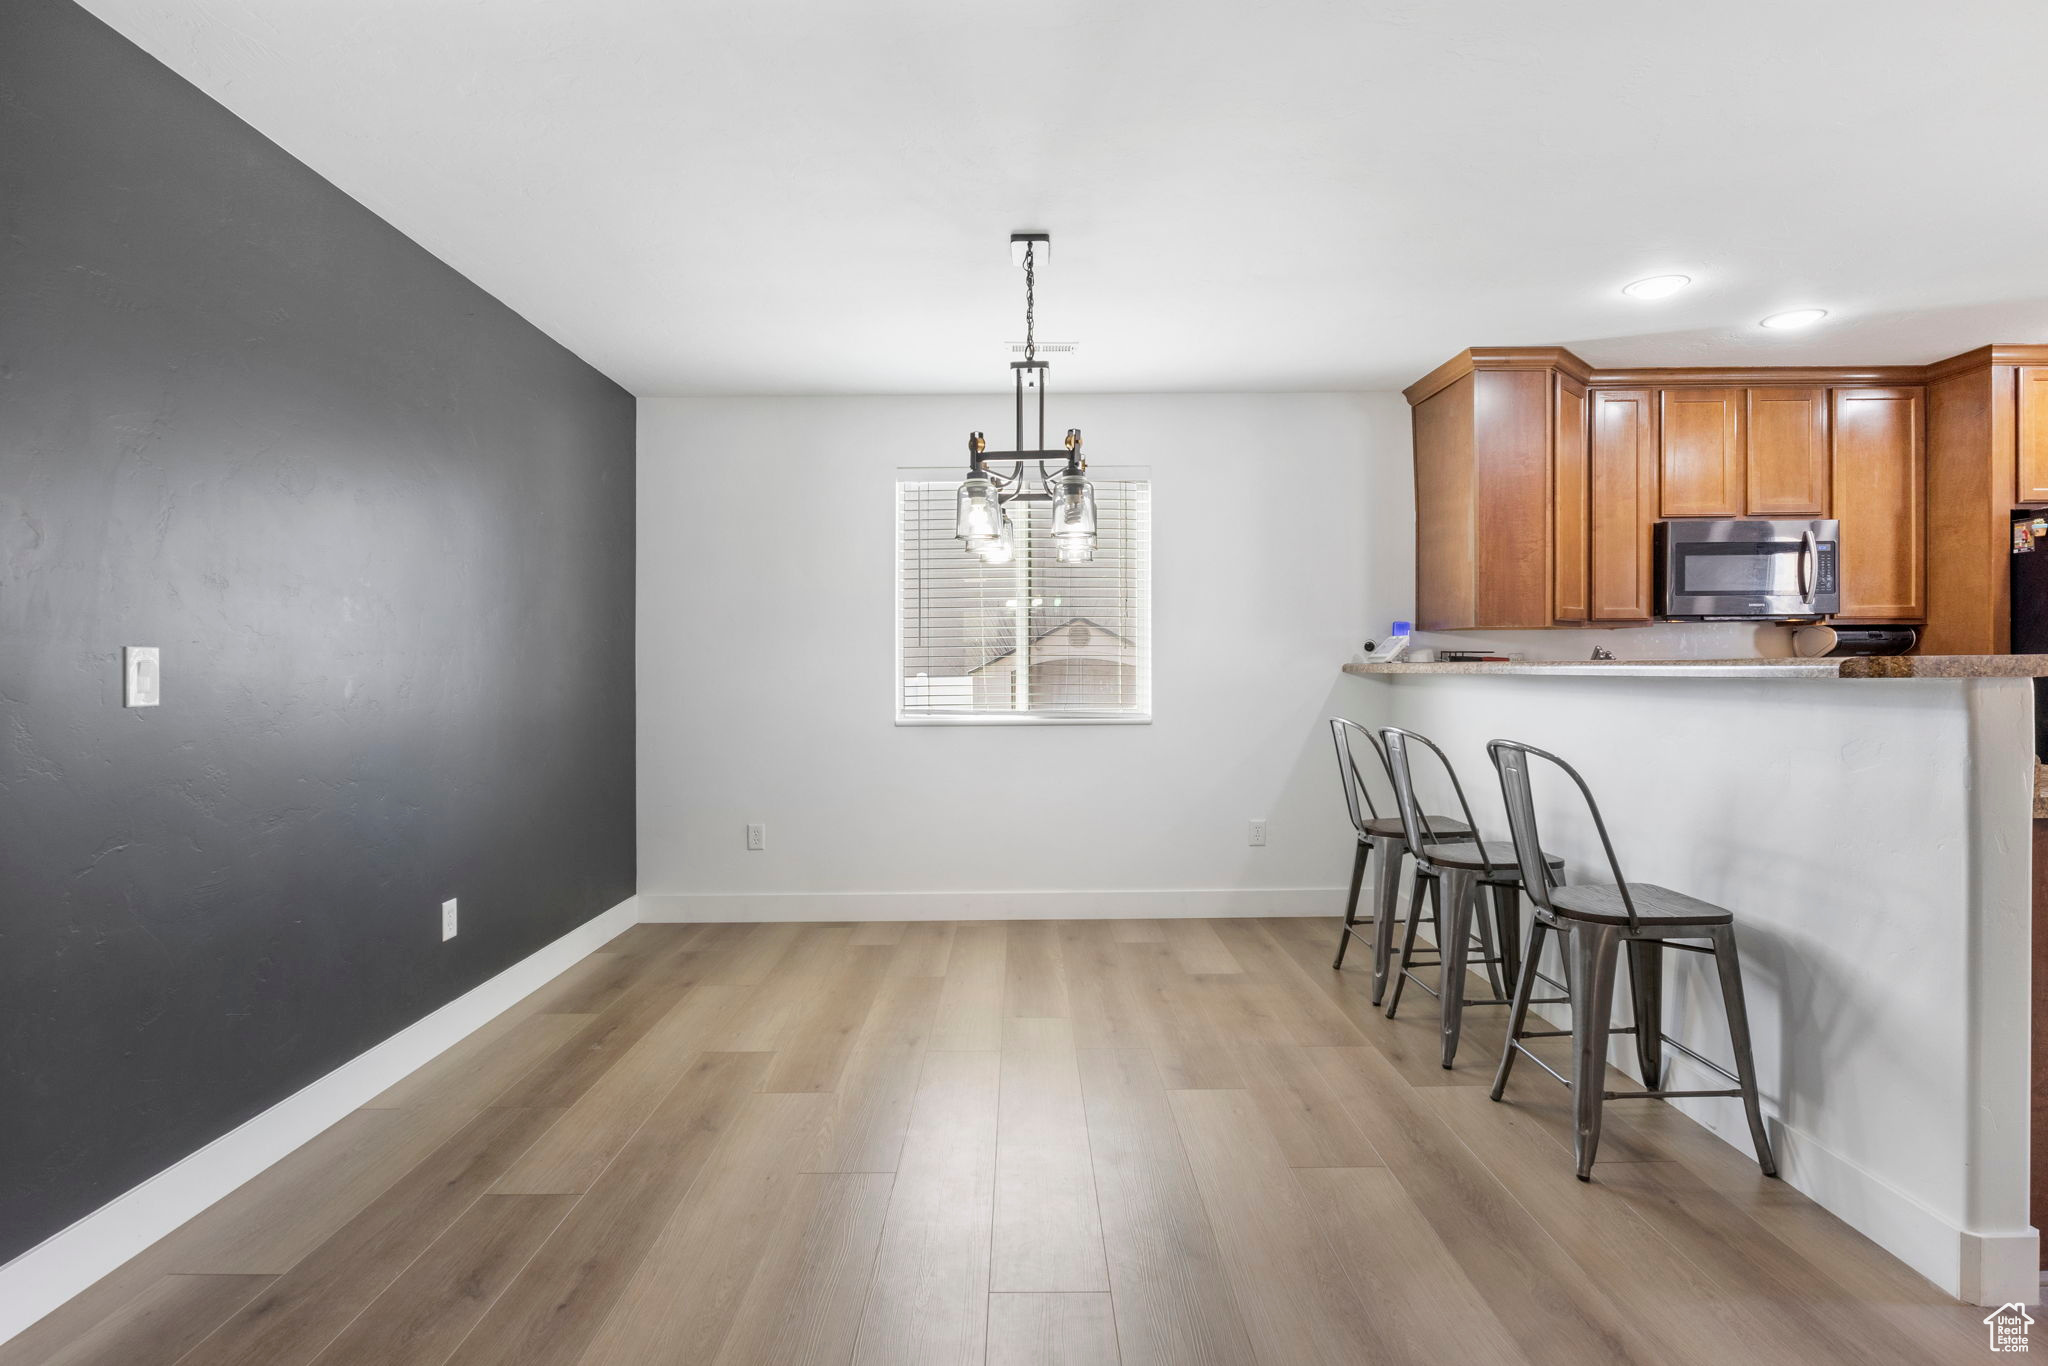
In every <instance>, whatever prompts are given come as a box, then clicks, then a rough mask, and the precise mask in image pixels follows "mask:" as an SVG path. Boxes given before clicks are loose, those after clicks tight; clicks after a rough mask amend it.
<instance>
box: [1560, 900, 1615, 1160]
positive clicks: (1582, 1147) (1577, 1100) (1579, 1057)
mask: <svg viewBox="0 0 2048 1366" xmlns="http://www.w3.org/2000/svg"><path fill="white" fill-rule="evenodd" d="M1565 937H1566V939H1567V940H1568V941H1569V942H1570V945H1571V947H1570V956H1571V960H1572V979H1571V980H1572V1157H1573V1159H1574V1160H1575V1161H1576V1162H1577V1163H1578V1168H1579V1173H1578V1174H1579V1180H1581V1181H1590V1180H1592V1179H1593V1154H1594V1153H1595V1152H1597V1151H1598V1150H1599V1147H1600V1109H1601V1104H1602V1102H1603V1100H1604V1098H1605V1097H1604V1093H1605V1092H1606V1090H1607V1033H1608V1030H1609V1028H1610V1027H1611V1024H1612V1019H1613V1015H1614V972H1615V968H1616V966H1617V965H1618V963H1619V960H1620V958H1621V930H1620V927H1618V926H1615V925H1586V924H1580V925H1574V926H1572V928H1571V933H1570V934H1568V935H1566V936H1565Z"/></svg>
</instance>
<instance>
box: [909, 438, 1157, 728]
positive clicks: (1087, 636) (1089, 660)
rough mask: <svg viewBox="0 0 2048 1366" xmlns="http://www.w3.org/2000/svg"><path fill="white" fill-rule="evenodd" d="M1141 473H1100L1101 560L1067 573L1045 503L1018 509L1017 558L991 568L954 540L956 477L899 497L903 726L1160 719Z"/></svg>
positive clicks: (920, 477)
mask: <svg viewBox="0 0 2048 1366" xmlns="http://www.w3.org/2000/svg"><path fill="white" fill-rule="evenodd" d="M1142 473H1143V472H1142V471H1114V470H1112V471H1104V472H1102V473H1101V474H1100V475H1098V474H1097V473H1096V472H1093V471H1091V472H1090V474H1089V479H1090V481H1091V482H1092V483H1093V484H1094V485H1095V508H1096V514H1095V515H1096V540H1095V559H1094V561H1093V562H1092V563H1089V564H1061V563H1059V562H1058V560H1057V559H1056V558H1055V553H1054V547H1053V543H1052V538H1051V536H1050V535H1048V534H1047V525H1048V515H1049V514H1048V509H1047V505H1046V504H1044V503H1022V502H1017V503H1012V504H1010V516H1011V519H1012V520H1013V521H1014V522H1015V523H1016V526H1017V533H1018V546H1017V554H1016V557H1015V558H1014V559H1013V560H1012V561H1011V562H1010V563H1009V564H1001V565H991V564H983V563H982V562H981V560H980V559H979V558H977V557H976V556H974V555H972V554H969V553H968V551H967V549H966V547H964V546H962V545H961V544H960V542H959V541H957V540H955V539H954V538H953V516H954V497H955V495H956V493H957V492H958V490H959V488H960V478H961V476H960V474H959V473H957V472H954V471H945V472H940V471H931V470H915V471H904V473H903V475H902V476H901V477H900V478H899V479H898V481H897V484H896V525H897V535H896V561H897V595H898V596H897V603H898V611H897V669H896V684H897V697H896V719H897V721H898V722H899V723H902V724H919V723H924V722H948V721H951V722H986V723H995V724H1001V723H1009V722H1032V721H1042V722H1090V721H1096V722H1104V721H1149V720H1151V719H1152V647H1151V629H1152V620H1151V618H1152V604H1151V577H1152V522H1151V490H1150V485H1149V483H1148V481H1147V480H1146V479H1144V478H1143V477H1133V476H1134V475H1138V476H1141V475H1142Z"/></svg>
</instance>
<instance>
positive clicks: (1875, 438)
mask: <svg viewBox="0 0 2048 1366" xmlns="http://www.w3.org/2000/svg"><path fill="white" fill-rule="evenodd" d="M1923 403H1924V391H1923V390H1922V389H1920V388H1919V387H1918V386H1913V387H1909V388H1840V389H1836V390H1835V391H1834V437H1835V439H1834V464H1835V480H1834V483H1835V516H1836V518H1837V519H1839V520H1840V522H1841V524H1842V562H1841V578H1842V611H1841V615H1840V618H1839V619H1840V620H1842V621H1851V622H1854V621H1866V622H1876V621H1888V622H1898V621H1904V622H1915V621H1920V620H1922V619H1923V618H1924V617H1925V616H1926V614H1927V598H1926V593H1925V590H1924V584H1925V580H1926V573H1927V544H1926V525H1927V522H1926V514H1925V511H1924V508H1925V492H1924V490H1925V488H1926V482H1927V453H1926V447H1925V444H1924V438H1923V436H1922V433H1923V432H1924V431H1925V426H1924V419H1923V415H1922V405H1923Z"/></svg>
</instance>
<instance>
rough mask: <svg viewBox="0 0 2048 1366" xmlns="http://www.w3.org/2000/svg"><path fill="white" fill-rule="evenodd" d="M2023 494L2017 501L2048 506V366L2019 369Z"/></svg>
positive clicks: (2020, 489) (2021, 492)
mask: <svg viewBox="0 0 2048 1366" xmlns="http://www.w3.org/2000/svg"><path fill="white" fill-rule="evenodd" d="M2018 379H2019V391H2020V412H2019V437H2020V450H2019V457H2020V458H2019V476H2020V477H2019V490H2018V495H2017V496H2016V497H2015V498H2014V500H2013V501H2015V502H2019V503H2048V365H2022V366H2020V367H2019V376H2018Z"/></svg>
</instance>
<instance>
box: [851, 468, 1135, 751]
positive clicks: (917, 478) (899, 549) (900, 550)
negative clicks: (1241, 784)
mask: <svg viewBox="0 0 2048 1366" xmlns="http://www.w3.org/2000/svg"><path fill="white" fill-rule="evenodd" d="M1092 473H1093V477H1095V478H1097V479H1100V480H1103V481H1104V482H1112V481H1113V482H1118V483H1142V484H1144V485H1145V486H1146V488H1145V533H1144V544H1145V549H1144V555H1143V558H1142V560H1141V561H1140V563H1139V564H1138V566H1137V580H1138V584H1139V588H1138V604H1137V624H1138V632H1139V635H1138V651H1139V663H1138V697H1139V705H1138V706H1137V707H1136V708H1134V709H1132V710H1131V711H1128V712H1121V713H1117V714H1115V715H1109V716H1088V715H1078V714H1071V713H1063V712H1054V711H1018V712H974V713H971V714H970V713H961V714H957V715H935V714H932V713H928V712H906V711H905V710H904V709H903V698H904V684H905V683H906V682H907V681H908V680H906V679H905V678H904V676H903V637H904V628H905V626H906V625H907V620H906V613H905V610H904V609H905V607H906V605H907V604H906V603H905V594H904V592H903V554H904V549H905V546H904V537H903V509H904V497H903V485H905V484H907V483H932V482H935V481H952V482H956V483H957V482H958V481H959V480H960V479H961V478H963V477H964V476H963V475H962V473H961V472H960V470H959V469H958V468H957V467H955V468H950V469H899V470H897V471H896V483H895V487H894V488H893V489H892V495H893V497H894V501H895V505H896V506H895V515H894V518H893V519H892V520H893V521H894V524H895V544H894V545H893V546H892V547H891V549H890V560H891V565H892V567H893V568H894V571H895V572H894V573H893V574H892V575H891V577H890V583H889V591H890V593H891V595H892V596H893V597H894V599H895V608H894V611H893V612H892V614H891V615H892V617H893V618H894V624H895V632H896V648H895V649H894V651H892V654H893V656H894V663H895V669H894V676H893V677H892V678H891V679H890V685H891V690H892V695H893V697H894V701H893V702H892V703H891V704H890V705H891V710H892V711H893V712H894V714H895V717H896V724H897V725H899V726H1149V725H1151V724H1152V660H1153V649H1152V646H1153V640H1152V492H1153V490H1152V471H1151V470H1150V469H1149V468H1146V467H1144V466H1111V467H1104V468H1102V469H1099V470H1096V471H1093V472H1092ZM960 553H961V554H962V555H965V554H967V551H966V550H965V549H964V548H963V549H962V550H961V552H960ZM1021 568H1022V561H1021V560H1020V570H1021ZM1019 596H1020V597H1024V596H1026V595H1024V594H1020V595H1019ZM1019 611H1020V612H1021V613H1022V614H1023V616H1024V618H1025V620H1026V621H1027V622H1028V620H1029V615H1030V609H1029V608H1028V607H1023V608H1020V609H1019ZM1024 629H1026V630H1028V629H1029V628H1028V625H1027V626H1026V627H1025V628H1024ZM1027 667H1028V665H1027Z"/></svg>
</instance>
